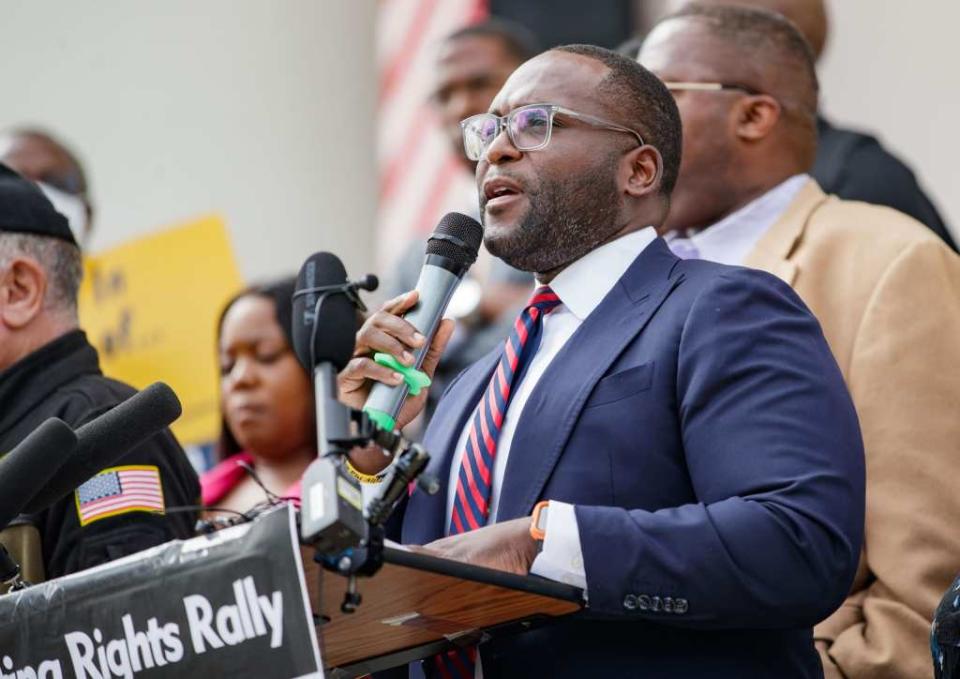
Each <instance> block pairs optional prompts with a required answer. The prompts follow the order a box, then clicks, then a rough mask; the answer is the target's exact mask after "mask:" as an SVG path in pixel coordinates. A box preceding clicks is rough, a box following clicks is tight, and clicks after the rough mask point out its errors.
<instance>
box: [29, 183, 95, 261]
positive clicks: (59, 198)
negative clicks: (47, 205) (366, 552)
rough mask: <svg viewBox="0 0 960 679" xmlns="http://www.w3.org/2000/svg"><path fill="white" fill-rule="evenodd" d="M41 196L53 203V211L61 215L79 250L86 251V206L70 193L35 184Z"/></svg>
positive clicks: (46, 185) (47, 185) (42, 184)
mask: <svg viewBox="0 0 960 679" xmlns="http://www.w3.org/2000/svg"><path fill="white" fill-rule="evenodd" d="M37 186H39V187H40V190H41V191H43V195H45V196H46V197H47V200H49V201H50V202H51V203H53V209H54V210H56V211H57V212H59V213H60V214H62V215H63V216H64V217H66V219H67V223H68V224H69V225H70V230H71V231H72V232H73V237H74V238H75V239H76V241H77V244H78V245H79V246H80V249H81V250H86V245H87V244H86V240H87V206H86V205H85V204H84V202H83V200H82V199H81V198H80V197H78V196H75V195H73V194H71V193H67V192H66V191H61V190H60V189H58V188H56V187H55V186H50V184H46V183H44V182H37Z"/></svg>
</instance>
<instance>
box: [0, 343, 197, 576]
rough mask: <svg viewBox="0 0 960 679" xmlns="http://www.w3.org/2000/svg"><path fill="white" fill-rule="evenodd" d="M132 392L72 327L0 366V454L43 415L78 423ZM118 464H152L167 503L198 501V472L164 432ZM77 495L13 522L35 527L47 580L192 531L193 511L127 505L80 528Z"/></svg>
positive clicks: (37, 424) (27, 432) (72, 423)
mask: <svg viewBox="0 0 960 679" xmlns="http://www.w3.org/2000/svg"><path fill="white" fill-rule="evenodd" d="M134 393H135V391H134V389H132V388H131V387H129V386H127V385H126V384H123V383H122V382H118V381H116V380H112V379H109V378H107V377H104V375H103V373H102V372H101V371H100V364H99V359H98V356H97V351H96V349H94V348H93V346H91V345H90V343H89V342H87V337H86V335H85V334H84V333H83V332H81V331H79V330H77V331H73V332H69V333H67V334H65V335H63V336H62V337H60V338H58V339H56V340H54V341H53V342H50V343H49V344H47V345H45V346H43V347H41V348H40V349H38V350H37V351H35V352H33V353H32V354H30V355H28V356H26V357H25V358H23V359H21V360H20V361H18V362H17V363H15V364H14V365H12V366H10V367H9V368H7V369H6V370H4V371H2V372H0V453H3V452H7V451H9V450H12V449H13V448H14V447H15V446H16V445H17V444H18V443H19V442H20V441H22V440H23V439H24V438H25V437H26V436H27V435H28V434H29V433H30V432H32V431H33V430H34V429H36V428H37V426H39V425H40V423H41V422H43V421H44V420H46V419H47V418H48V417H59V418H60V419H62V420H64V421H65V422H66V423H67V424H69V425H70V426H71V427H73V428H74V429H76V428H77V427H80V426H81V425H83V424H86V423H87V422H89V421H91V420H94V419H96V418H97V417H99V416H100V415H102V414H103V413H104V412H106V411H107V410H109V409H110V408H112V407H113V406H115V405H117V404H118V403H120V402H122V401H124V400H126V399H127V398H129V397H130V396H131V395H133V394H134ZM116 465H117V466H118V467H119V466H128V465H138V466H147V467H156V469H157V471H158V473H159V477H160V484H161V487H162V489H163V499H164V506H165V507H174V506H182V505H193V504H197V502H198V501H199V497H200V486H199V483H198V481H197V475H196V472H194V470H193V468H192V467H191V466H190V463H189V462H188V460H187V458H186V456H185V455H184V453H183V450H182V449H181V448H180V445H179V444H178V443H177V441H176V439H175V438H174V437H173V434H171V433H170V431H169V430H164V431H163V432H162V433H160V434H157V435H156V436H154V437H152V438H150V439H149V440H147V441H146V442H144V443H143V444H141V445H139V446H137V447H136V448H135V449H133V450H132V451H130V452H128V453H127V454H126V455H124V456H123V457H122V458H121V459H120V460H119V461H118V462H117V463H116ZM76 498H77V494H76V493H71V494H70V495H68V496H67V497H66V498H63V499H62V500H60V501H58V502H57V503H55V504H54V505H53V506H51V507H49V508H47V509H45V510H44V511H42V512H40V513H39V514H34V515H30V516H26V515H25V516H21V517H19V518H18V520H17V521H18V522H29V523H32V524H34V525H35V526H37V528H38V529H39V531H40V536H41V539H42V546H43V562H44V569H45V571H46V577H47V578H48V579H49V578H53V577H59V576H61V575H65V574H67V573H72V572H74V571H78V570H82V569H84V568H90V567H91V566H95V565H97V564H100V563H104V562H106V561H111V560H113V559H116V558H119V557H121V556H126V555H127V554H132V553H134V552H138V551H140V550H142V549H146V548H147V547H152V546H154V545H158V544H161V543H163V542H167V541H169V540H172V539H174V538H186V537H190V536H191V535H192V534H193V526H194V522H195V521H196V514H194V513H192V512H183V513H170V514H164V513H159V512H147V511H128V512H126V513H122V514H119V515H115V516H102V517H98V518H96V519H95V520H93V521H88V522H87V523H86V525H83V526H81V522H80V517H79V512H80V509H79V503H78V501H77V499H76Z"/></svg>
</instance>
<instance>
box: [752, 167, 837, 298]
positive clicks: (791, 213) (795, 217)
mask: <svg viewBox="0 0 960 679" xmlns="http://www.w3.org/2000/svg"><path fill="white" fill-rule="evenodd" d="M825 200H827V195H826V194H825V193H824V192H823V191H822V190H821V189H820V186H819V185H818V184H817V182H816V181H814V180H813V179H811V180H809V181H808V182H807V183H806V184H804V186H803V188H801V189H800V193H798V194H797V197H796V198H794V199H793V202H792V203H790V205H789V206H788V207H787V210H786V212H784V213H783V215H781V216H780V219H778V220H777V221H776V222H775V223H774V224H773V226H771V227H770V228H769V229H768V230H767V232H766V233H765V234H763V237H762V238H761V239H760V240H759V241H758V242H757V244H756V245H755V246H754V248H753V250H751V251H750V253H749V254H748V255H747V257H746V259H745V260H744V262H743V264H744V266H749V267H751V268H754V269H762V270H763V271H768V272H770V273H772V274H773V275H774V276H776V277H778V278H780V279H781V280H783V281H784V282H785V283H787V285H793V284H794V281H795V280H796V278H797V273H798V268H797V265H796V264H795V263H794V262H793V261H791V259H790V258H791V256H792V255H793V252H794V250H795V248H796V245H797V243H798V242H799V241H800V238H801V236H802V235H803V231H804V229H805V228H806V227H807V222H808V221H809V219H810V215H812V214H813V212H814V210H816V209H817V208H818V207H819V206H820V205H821V204H822V203H823V202H824V201H825Z"/></svg>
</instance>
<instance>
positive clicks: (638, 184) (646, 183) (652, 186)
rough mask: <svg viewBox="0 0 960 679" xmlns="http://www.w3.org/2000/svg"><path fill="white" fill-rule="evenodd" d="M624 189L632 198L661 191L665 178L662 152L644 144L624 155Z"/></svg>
mask: <svg viewBox="0 0 960 679" xmlns="http://www.w3.org/2000/svg"><path fill="white" fill-rule="evenodd" d="M624 167H625V171H624V174H625V176H626V182H625V184H624V191H625V192H626V194H627V195H628V196H630V197H631V198H641V197H643V196H648V195H651V194H656V193H659V192H660V180H661V179H662V178H663V157H662V156H661V155H660V152H659V151H658V150H657V149H656V148H654V147H653V146H650V145H649V144H644V145H643V146H640V147H638V148H635V149H633V150H632V151H629V152H628V153H627V155H626V156H624Z"/></svg>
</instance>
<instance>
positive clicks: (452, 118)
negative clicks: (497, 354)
mask: <svg viewBox="0 0 960 679" xmlns="http://www.w3.org/2000/svg"><path fill="white" fill-rule="evenodd" d="M539 51H540V48H539V46H538V44H537V40H536V38H535V37H534V36H533V34H532V33H530V32H529V31H527V30H526V29H525V28H524V27H523V26H520V25H519V24H516V23H512V22H509V21H503V20H500V19H488V20H487V21H483V22H481V23H477V24H473V25H470V26H467V27H466V28H462V29H460V30H458V31H456V32H455V33H452V34H451V35H449V36H448V37H447V38H446V39H445V40H444V41H443V43H442V44H441V45H440V49H439V51H438V56H437V63H436V70H435V84H434V88H433V95H432V96H431V105H432V107H433V110H434V111H435V112H436V114H437V117H438V118H439V121H440V124H441V126H442V128H443V131H444V133H445V134H446V136H447V138H448V139H449V142H450V148H451V150H452V151H453V152H454V153H455V154H456V156H457V158H460V159H461V160H462V161H463V168H464V170H465V171H468V172H470V174H471V175H472V174H473V172H474V169H475V168H476V163H475V162H473V161H470V160H469V159H467V157H466V155H464V151H463V134H462V132H461V130H460V121H461V120H464V119H465V118H469V117H470V116H472V115H475V114H477V113H484V112H486V110H487V108H488V107H489V106H490V102H491V101H493V98H494V96H496V94H497V92H499V91H500V88H501V87H502V86H503V84H504V83H505V82H506V81H507V78H508V77H509V76H510V74H511V73H513V71H514V70H515V69H516V68H517V66H519V65H520V64H522V63H523V62H524V61H526V60H527V59H529V58H531V57H533V56H535V55H536V54H537V53H538V52H539ZM461 211H462V212H463V213H465V214H468V215H470V216H472V217H475V218H478V219H479V198H478V197H477V196H476V195H475V194H474V195H472V196H471V197H470V198H469V199H468V200H467V201H466V202H465V204H464V205H463V207H462V208H461ZM424 249H425V247H424V243H423V241H420V240H417V241H415V242H413V243H412V244H411V245H410V247H409V248H408V249H407V251H406V252H405V253H404V255H403V257H402V259H401V260H400V262H399V264H398V266H397V268H396V270H395V271H394V272H393V275H392V276H391V277H390V279H389V280H388V281H387V285H386V292H387V296H388V297H395V296H397V295H399V294H402V293H404V292H406V291H408V290H412V289H414V288H415V287H416V284H417V277H418V276H419V274H420V268H421V266H422V265H423V256H424ZM532 286H533V277H532V276H531V275H530V274H529V273H527V272H525V271H518V270H517V269H514V268H513V267H511V266H509V265H508V264H506V263H504V262H503V261H501V260H499V259H497V258H495V257H491V256H490V255H489V254H488V253H487V252H486V251H485V250H481V256H480V261H478V262H477V263H476V264H475V265H474V267H473V270H472V271H471V273H470V275H469V276H468V277H467V278H466V279H465V280H464V281H463V282H462V283H461V285H460V289H459V290H458V293H457V295H456V296H455V297H454V299H453V301H452V302H451V305H450V308H449V311H448V313H450V314H451V315H454V316H456V317H457V318H458V320H459V321H460V322H459V323H458V326H457V331H456V333H455V335H454V337H453V339H452V340H451V343H450V346H449V347H448V348H447V352H446V353H445V354H444V356H443V359H442V361H441V363H440V366H439V368H438V369H437V373H436V376H435V379H436V380H438V382H439V384H438V387H437V388H435V389H431V391H430V394H431V396H430V398H431V401H430V402H429V403H428V413H429V412H432V410H433V405H434V404H435V400H436V399H437V398H439V396H440V394H441V393H443V385H444V384H445V383H446V382H447V381H448V380H449V379H451V378H453V377H454V376H455V375H456V374H457V373H459V372H460V371H461V370H463V369H464V368H465V367H467V366H468V365H470V364H472V363H473V362H474V361H476V360H477V359H479V358H480V357H482V356H483V355H484V354H486V353H487V352H488V351H490V350H491V349H492V348H493V347H494V346H496V345H497V344H499V343H500V341H501V340H502V339H503V337H504V336H506V334H507V333H508V332H509V327H510V325H511V324H512V323H513V319H514V316H515V313H514V312H515V311H516V310H517V309H519V308H520V306H521V305H522V304H523V303H524V302H525V301H526V299H527V296H528V295H529V293H530V290H531V289H532Z"/></svg>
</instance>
